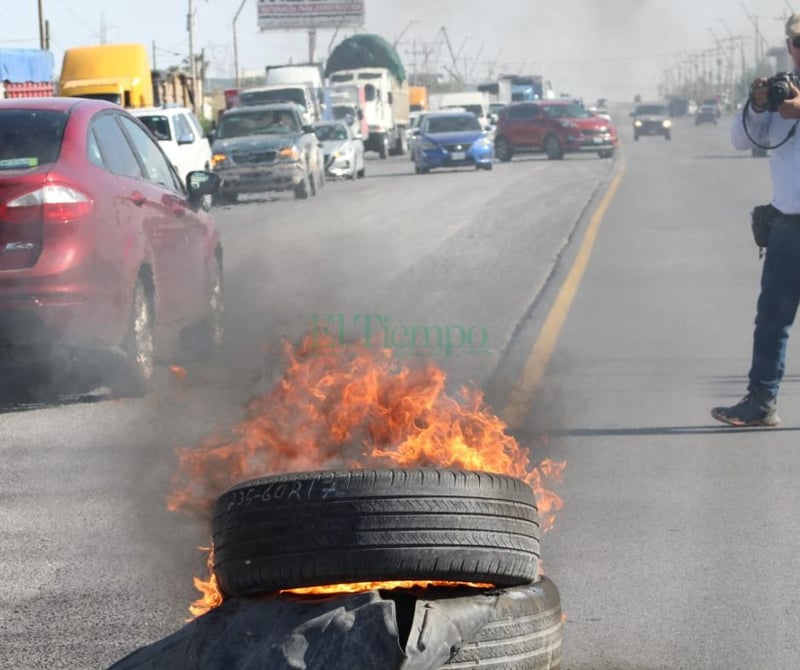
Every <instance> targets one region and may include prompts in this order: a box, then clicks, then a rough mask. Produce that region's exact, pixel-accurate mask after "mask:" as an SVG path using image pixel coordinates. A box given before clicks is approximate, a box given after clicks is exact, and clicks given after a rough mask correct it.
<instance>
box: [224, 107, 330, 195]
mask: <svg viewBox="0 0 800 670" xmlns="http://www.w3.org/2000/svg"><path fill="white" fill-rule="evenodd" d="M211 154H212V155H211V167H212V170H213V172H214V173H215V174H217V175H219V176H220V178H221V179H222V184H221V186H220V189H219V192H218V193H217V194H216V195H215V196H214V200H215V203H216V204H220V205H225V204H232V203H234V202H236V200H237V198H238V196H239V195H240V194H242V193H268V192H281V191H293V192H294V195H295V197H296V198H298V199H301V200H304V199H306V198H308V197H309V196H314V195H317V193H319V191H320V189H321V188H322V187H323V186H324V184H325V160H324V157H323V155H322V149H321V147H320V145H319V141H318V140H317V136H316V135H315V134H314V128H313V127H312V126H307V125H304V124H303V110H302V108H301V107H300V106H298V105H296V104H293V103H273V104H266V105H253V106H246V107H234V108H233V109H229V110H227V111H226V112H225V114H224V115H223V116H222V117H221V118H220V120H219V123H218V124H217V129H216V130H215V131H214V134H213V144H212V146H211Z"/></svg>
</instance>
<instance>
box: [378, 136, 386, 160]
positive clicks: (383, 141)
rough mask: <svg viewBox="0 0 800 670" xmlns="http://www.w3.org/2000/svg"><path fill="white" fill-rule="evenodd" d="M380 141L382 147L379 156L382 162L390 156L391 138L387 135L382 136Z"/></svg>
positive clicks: (379, 149) (379, 148)
mask: <svg viewBox="0 0 800 670" xmlns="http://www.w3.org/2000/svg"><path fill="white" fill-rule="evenodd" d="M379 141H380V146H379V147H378V156H379V157H380V158H381V159H382V160H386V157H387V156H388V155H389V138H388V137H387V136H386V135H381V137H380V140H379Z"/></svg>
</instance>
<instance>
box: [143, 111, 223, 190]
mask: <svg viewBox="0 0 800 670" xmlns="http://www.w3.org/2000/svg"><path fill="white" fill-rule="evenodd" d="M128 111H129V112H130V113H131V114H133V115H134V116H136V117H138V118H139V120H140V121H141V122H142V123H143V124H144V125H146V126H147V129H148V130H149V131H150V132H151V133H153V136H154V137H155V138H156V139H157V140H158V142H159V144H161V148H162V149H164V153H166V154H167V157H168V158H169V159H170V161H172V164H173V165H174V166H175V168H176V169H177V171H178V175H179V176H180V178H181V179H186V175H188V174H189V173H190V172H192V171H194V170H209V169H210V168H211V144H210V143H209V141H208V138H207V137H206V134H205V132H204V131H203V127H202V126H201V125H200V122H199V121H198V120H197V117H196V116H195V115H194V113H193V112H192V110H191V109H188V108H186V107H164V108H161V107H140V108H138V109H130V110H128Z"/></svg>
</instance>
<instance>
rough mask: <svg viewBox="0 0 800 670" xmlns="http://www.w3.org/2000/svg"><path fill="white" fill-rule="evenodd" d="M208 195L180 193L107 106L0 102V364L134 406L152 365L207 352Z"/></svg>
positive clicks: (217, 306)
mask: <svg viewBox="0 0 800 670" xmlns="http://www.w3.org/2000/svg"><path fill="white" fill-rule="evenodd" d="M218 186H219V177H217V176H216V175H214V174H211V173H210V172H205V171H198V172H193V173H191V174H189V175H188V177H187V180H186V184H184V183H183V182H182V181H181V179H180V178H179V177H178V175H177V174H176V172H175V170H174V168H173V167H172V166H171V164H170V162H169V160H168V159H167V158H166V156H165V155H164V153H163V151H162V150H161V148H160V147H159V145H158V142H156V140H155V139H154V138H153V137H152V135H151V134H150V133H149V131H148V130H147V129H146V128H145V126H143V125H142V124H141V123H140V122H139V121H138V120H137V119H135V118H134V117H132V116H131V115H130V114H128V113H127V112H125V111H124V110H123V109H122V108H120V107H119V106H117V105H114V104H111V103H108V102H103V101H100V100H84V99H80V98H36V99H34V98H31V99H16V100H0V365H9V364H11V365H16V364H20V363H41V362H46V363H47V364H48V365H50V364H52V367H56V366H55V363H56V362H58V363H65V362H66V363H69V364H70V365H71V366H74V365H75V364H76V363H77V364H79V365H80V366H81V367H80V372H81V373H82V374H86V372H87V370H96V374H97V375H99V377H100V379H98V381H101V382H102V383H101V385H104V386H108V387H111V389H112V391H113V392H115V393H116V394H125V395H127V394H134V395H140V394H142V393H144V392H146V391H147V390H148V388H149V385H150V382H151V380H152V376H153V370H154V365H155V361H156V359H157V358H159V357H162V358H172V357H174V356H176V355H177V354H178V352H179V351H180V350H182V349H183V347H184V345H186V344H187V343H188V341H189V339H191V341H192V343H193V344H194V345H195V346H196V345H197V344H198V343H199V342H200V341H201V340H202V341H203V342H204V343H205V344H207V345H208V346H209V347H210V348H213V347H217V346H219V344H220V343H221V337H222V313H223V311H222V310H223V307H222V246H221V243H220V239H219V235H218V233H217V231H216V229H215V228H214V225H213V222H212V219H211V217H210V215H209V214H208V212H207V211H206V210H205V208H204V207H203V204H202V203H203V201H204V196H207V195H210V194H212V193H213V192H214V191H215V190H216V189H217V188H218ZM201 333H202V337H201V338H200V339H198V338H197V336H198V335H200V334H201ZM187 334H191V335H192V337H191V338H187ZM102 354H108V355H102ZM59 369H60V368H59Z"/></svg>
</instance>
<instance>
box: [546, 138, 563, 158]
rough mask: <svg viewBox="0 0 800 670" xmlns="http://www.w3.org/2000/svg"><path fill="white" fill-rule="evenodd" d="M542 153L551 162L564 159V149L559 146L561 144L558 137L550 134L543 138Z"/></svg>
mask: <svg viewBox="0 0 800 670" xmlns="http://www.w3.org/2000/svg"><path fill="white" fill-rule="evenodd" d="M544 152H545V154H547V158H548V159H549V160H551V161H557V160H561V159H562V158H564V148H563V147H562V146H561V142H560V141H559V139H558V137H556V136H555V135H553V134H550V135H548V136H547V137H545V138H544Z"/></svg>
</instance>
